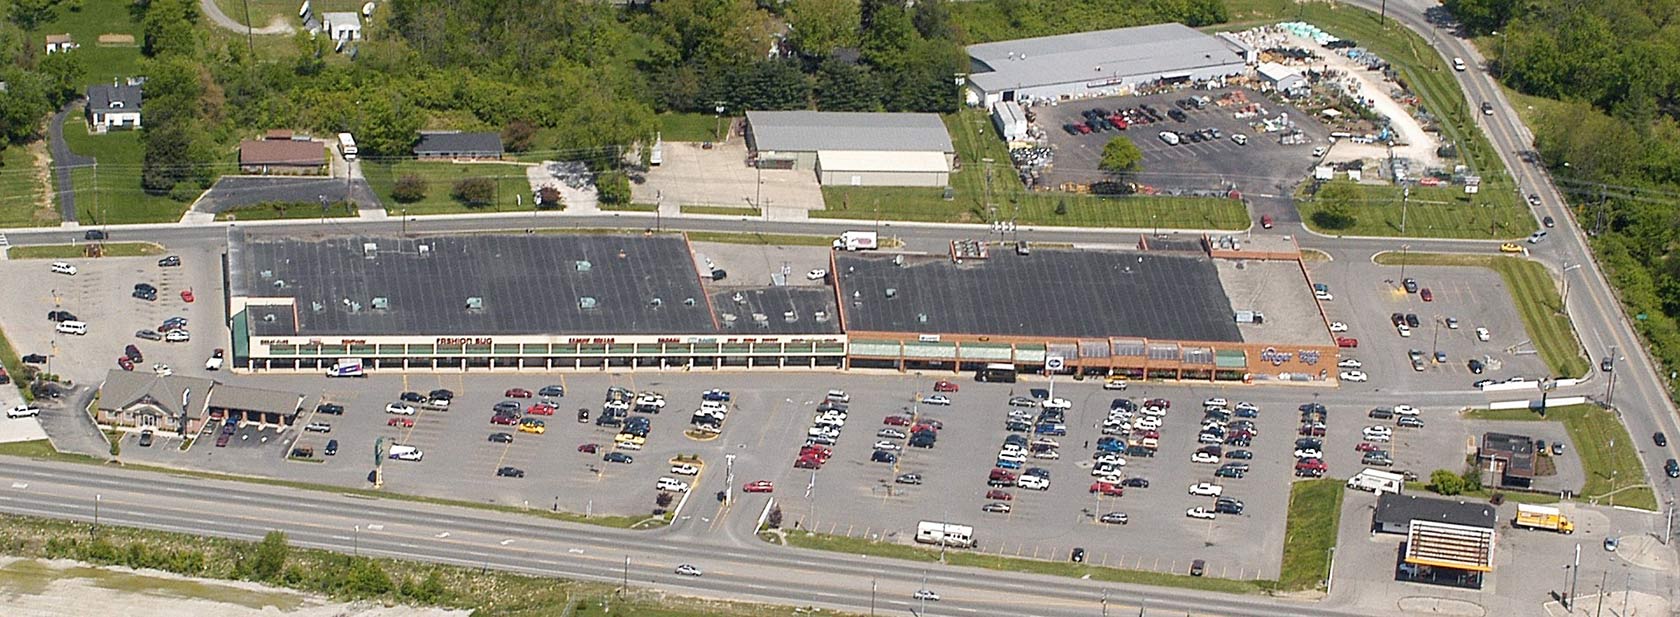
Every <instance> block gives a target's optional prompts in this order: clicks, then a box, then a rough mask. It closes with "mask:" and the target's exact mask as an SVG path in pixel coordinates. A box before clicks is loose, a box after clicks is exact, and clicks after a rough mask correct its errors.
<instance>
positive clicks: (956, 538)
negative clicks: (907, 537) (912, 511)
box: [916, 521, 974, 548]
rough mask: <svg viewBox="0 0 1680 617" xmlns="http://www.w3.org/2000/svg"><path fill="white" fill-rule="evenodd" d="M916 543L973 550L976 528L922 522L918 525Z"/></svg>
mask: <svg viewBox="0 0 1680 617" xmlns="http://www.w3.org/2000/svg"><path fill="white" fill-rule="evenodd" d="M916 541H917V542H921V543H922V544H943V545H945V546H954V547H957V548H973V547H974V528H973V527H971V526H968V525H958V524H955V523H940V522H935V521H922V522H920V523H917V524H916Z"/></svg>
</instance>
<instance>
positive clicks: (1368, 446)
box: [1353, 441, 1382, 452]
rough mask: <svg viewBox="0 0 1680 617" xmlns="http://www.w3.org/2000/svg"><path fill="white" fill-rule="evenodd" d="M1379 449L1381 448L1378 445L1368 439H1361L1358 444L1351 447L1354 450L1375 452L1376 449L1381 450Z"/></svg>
mask: <svg viewBox="0 0 1680 617" xmlns="http://www.w3.org/2000/svg"><path fill="white" fill-rule="evenodd" d="M1381 449H1382V448H1381V447H1378V446H1377V444H1374V443H1371V442H1369V441H1361V442H1359V444H1358V445H1356V446H1354V447H1353V451H1354V452H1376V451H1377V450H1381Z"/></svg>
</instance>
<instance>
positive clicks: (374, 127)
mask: <svg viewBox="0 0 1680 617" xmlns="http://www.w3.org/2000/svg"><path fill="white" fill-rule="evenodd" d="M363 94H364V95H365V97H366V98H364V99H363V100H362V104H361V106H360V107H358V108H357V111H358V113H359V114H360V118H359V122H358V125H357V126H356V127H355V131H354V132H355V133H356V146H357V148H358V149H361V150H366V151H367V152H368V153H369V154H372V155H375V156H408V155H410V154H413V153H414V143H415V142H417V141H419V140H420V133H419V131H420V122H421V118H420V110H418V109H415V108H414V107H413V106H411V105H409V104H408V103H407V102H405V101H402V100H392V98H391V97H392V93H391V92H390V91H389V90H378V89H373V88H368V89H365V90H364V92H363Z"/></svg>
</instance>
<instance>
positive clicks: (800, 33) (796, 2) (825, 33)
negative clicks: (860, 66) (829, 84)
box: [787, 0, 859, 58]
mask: <svg viewBox="0 0 1680 617" xmlns="http://www.w3.org/2000/svg"><path fill="white" fill-rule="evenodd" d="M787 14H788V22H789V25H790V27H791V28H792V30H793V37H792V39H793V44H794V47H796V48H798V49H799V52H800V53H803V54H805V55H807V56H810V57H813V58H826V57H828V55H829V54H832V53H834V50H835V49H838V48H841V47H856V46H857V44H858V20H859V15H858V2H857V0H793V1H792V2H791V3H790V4H789V5H788V9H787Z"/></svg>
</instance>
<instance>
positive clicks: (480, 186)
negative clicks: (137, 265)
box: [449, 178, 496, 206]
mask: <svg viewBox="0 0 1680 617" xmlns="http://www.w3.org/2000/svg"><path fill="white" fill-rule="evenodd" d="M449 194H450V195H451V196H453V197H454V198H455V199H456V200H458V201H460V202H461V203H464V204H466V205H468V206H488V205H490V204H491V203H492V202H494V201H495V199H496V182H495V181H494V180H491V179H489V178H463V179H460V180H456V181H455V187H454V188H453V189H452V190H451V191H450V192H449Z"/></svg>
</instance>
